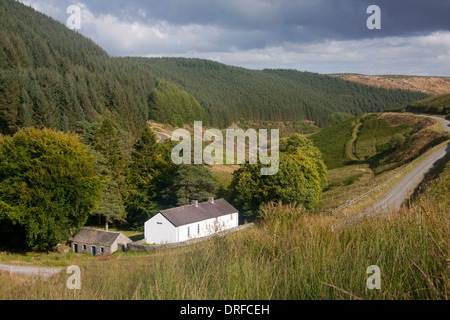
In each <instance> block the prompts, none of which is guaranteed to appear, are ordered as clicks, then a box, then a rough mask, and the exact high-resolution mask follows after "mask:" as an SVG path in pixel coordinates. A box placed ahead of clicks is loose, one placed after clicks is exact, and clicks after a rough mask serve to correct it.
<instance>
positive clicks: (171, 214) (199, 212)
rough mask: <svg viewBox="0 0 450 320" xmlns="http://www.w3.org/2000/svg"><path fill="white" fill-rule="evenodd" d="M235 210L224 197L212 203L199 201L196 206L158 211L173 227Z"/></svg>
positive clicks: (234, 211)
mask: <svg viewBox="0 0 450 320" xmlns="http://www.w3.org/2000/svg"><path fill="white" fill-rule="evenodd" d="M236 212H238V210H237V209H236V208H234V207H233V206H232V205H231V204H229V203H228V202H227V201H226V200H225V199H218V200H214V203H211V202H209V201H206V202H202V203H199V204H198V206H195V205H187V206H182V207H177V208H172V209H167V210H162V211H160V213H161V214H162V215H163V216H164V217H165V218H166V219H167V220H169V221H170V222H171V223H172V224H173V225H174V226H175V227H180V226H184V225H187V224H191V223H195V222H200V221H203V220H207V219H212V218H217V217H221V216H225V215H227V214H231V213H236Z"/></svg>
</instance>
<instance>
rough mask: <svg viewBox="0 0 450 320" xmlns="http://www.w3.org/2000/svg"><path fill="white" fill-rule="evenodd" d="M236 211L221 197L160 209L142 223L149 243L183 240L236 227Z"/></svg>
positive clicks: (237, 223)
mask: <svg viewBox="0 0 450 320" xmlns="http://www.w3.org/2000/svg"><path fill="white" fill-rule="evenodd" d="M238 225H239V213H238V210H237V209H235V208H234V207H233V206H232V205H231V204H229V203H228V202H227V201H226V200H224V199H218V200H214V198H209V199H208V201H206V202H202V203H198V201H196V200H194V201H192V204H190V205H186V206H182V207H177V208H172V209H167V210H162V211H160V212H159V213H158V214H156V215H155V216H154V217H152V218H151V219H150V220H148V221H147V222H145V224H144V235H145V241H146V242H147V243H149V244H163V243H174V242H182V241H186V240H190V239H194V238H201V237H205V236H209V235H211V234H213V233H216V232H219V231H224V230H227V229H231V228H234V227H237V226H238Z"/></svg>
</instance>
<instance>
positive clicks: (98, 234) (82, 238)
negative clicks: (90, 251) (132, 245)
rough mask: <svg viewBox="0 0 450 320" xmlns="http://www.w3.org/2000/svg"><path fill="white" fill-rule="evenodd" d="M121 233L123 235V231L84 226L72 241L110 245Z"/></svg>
mask: <svg viewBox="0 0 450 320" xmlns="http://www.w3.org/2000/svg"><path fill="white" fill-rule="evenodd" d="M120 235H122V233H120V232H112V231H104V230H96V229H90V228H82V229H81V230H80V231H79V232H78V233H77V234H76V235H75V236H74V237H73V239H72V241H73V242H82V243H88V244H94V245H98V246H104V247H110V246H111V245H112V244H113V243H114V241H116V240H117V238H118V237H119V236H120ZM124 237H125V236H124ZM125 238H127V237H125ZM127 239H128V238H127ZM130 242H131V240H130Z"/></svg>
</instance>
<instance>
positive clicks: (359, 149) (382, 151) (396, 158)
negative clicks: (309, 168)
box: [309, 113, 448, 173]
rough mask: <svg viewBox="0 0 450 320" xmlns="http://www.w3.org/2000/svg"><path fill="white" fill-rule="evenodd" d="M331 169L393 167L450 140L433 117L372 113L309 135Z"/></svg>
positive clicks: (377, 170)
mask: <svg viewBox="0 0 450 320" xmlns="http://www.w3.org/2000/svg"><path fill="white" fill-rule="evenodd" d="M309 139H311V140H312V141H313V142H314V144H315V145H316V146H317V147H318V148H319V149H320V150H321V152H322V154H323V157H324V161H325V164H326V165H327V167H328V169H335V168H339V167H343V166H345V165H349V164H368V165H369V166H370V168H371V169H372V170H374V172H375V173H380V172H382V171H385V170H390V169H393V168H395V167H397V166H399V165H402V164H404V163H407V162H409V161H411V160H413V159H415V158H417V157H418V156H419V155H421V154H422V153H424V152H425V151H426V150H428V149H429V148H431V147H432V146H434V145H436V144H438V143H440V142H442V141H444V140H445V139H448V135H447V134H445V133H443V132H441V131H439V130H437V129H435V128H434V121H433V120H431V119H427V118H423V117H418V116H414V115H407V114H400V113H398V114H397V113H385V114H370V115H365V116H362V117H359V118H354V119H350V120H347V121H344V122H342V123H341V124H339V125H336V126H333V127H330V128H326V129H324V130H322V131H321V132H319V133H316V134H313V135H312V136H310V137H309Z"/></svg>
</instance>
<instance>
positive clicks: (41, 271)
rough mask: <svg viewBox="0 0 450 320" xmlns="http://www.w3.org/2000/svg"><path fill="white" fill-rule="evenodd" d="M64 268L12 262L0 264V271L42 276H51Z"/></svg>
mask: <svg viewBox="0 0 450 320" xmlns="http://www.w3.org/2000/svg"><path fill="white" fill-rule="evenodd" d="M62 270H63V268H44V267H25V266H17V265H11V264H0V271H6V272H11V273H13V274H23V275H27V276H33V275H40V276H41V277H45V278H48V277H51V276H53V275H55V274H57V273H59V272H61V271H62Z"/></svg>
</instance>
